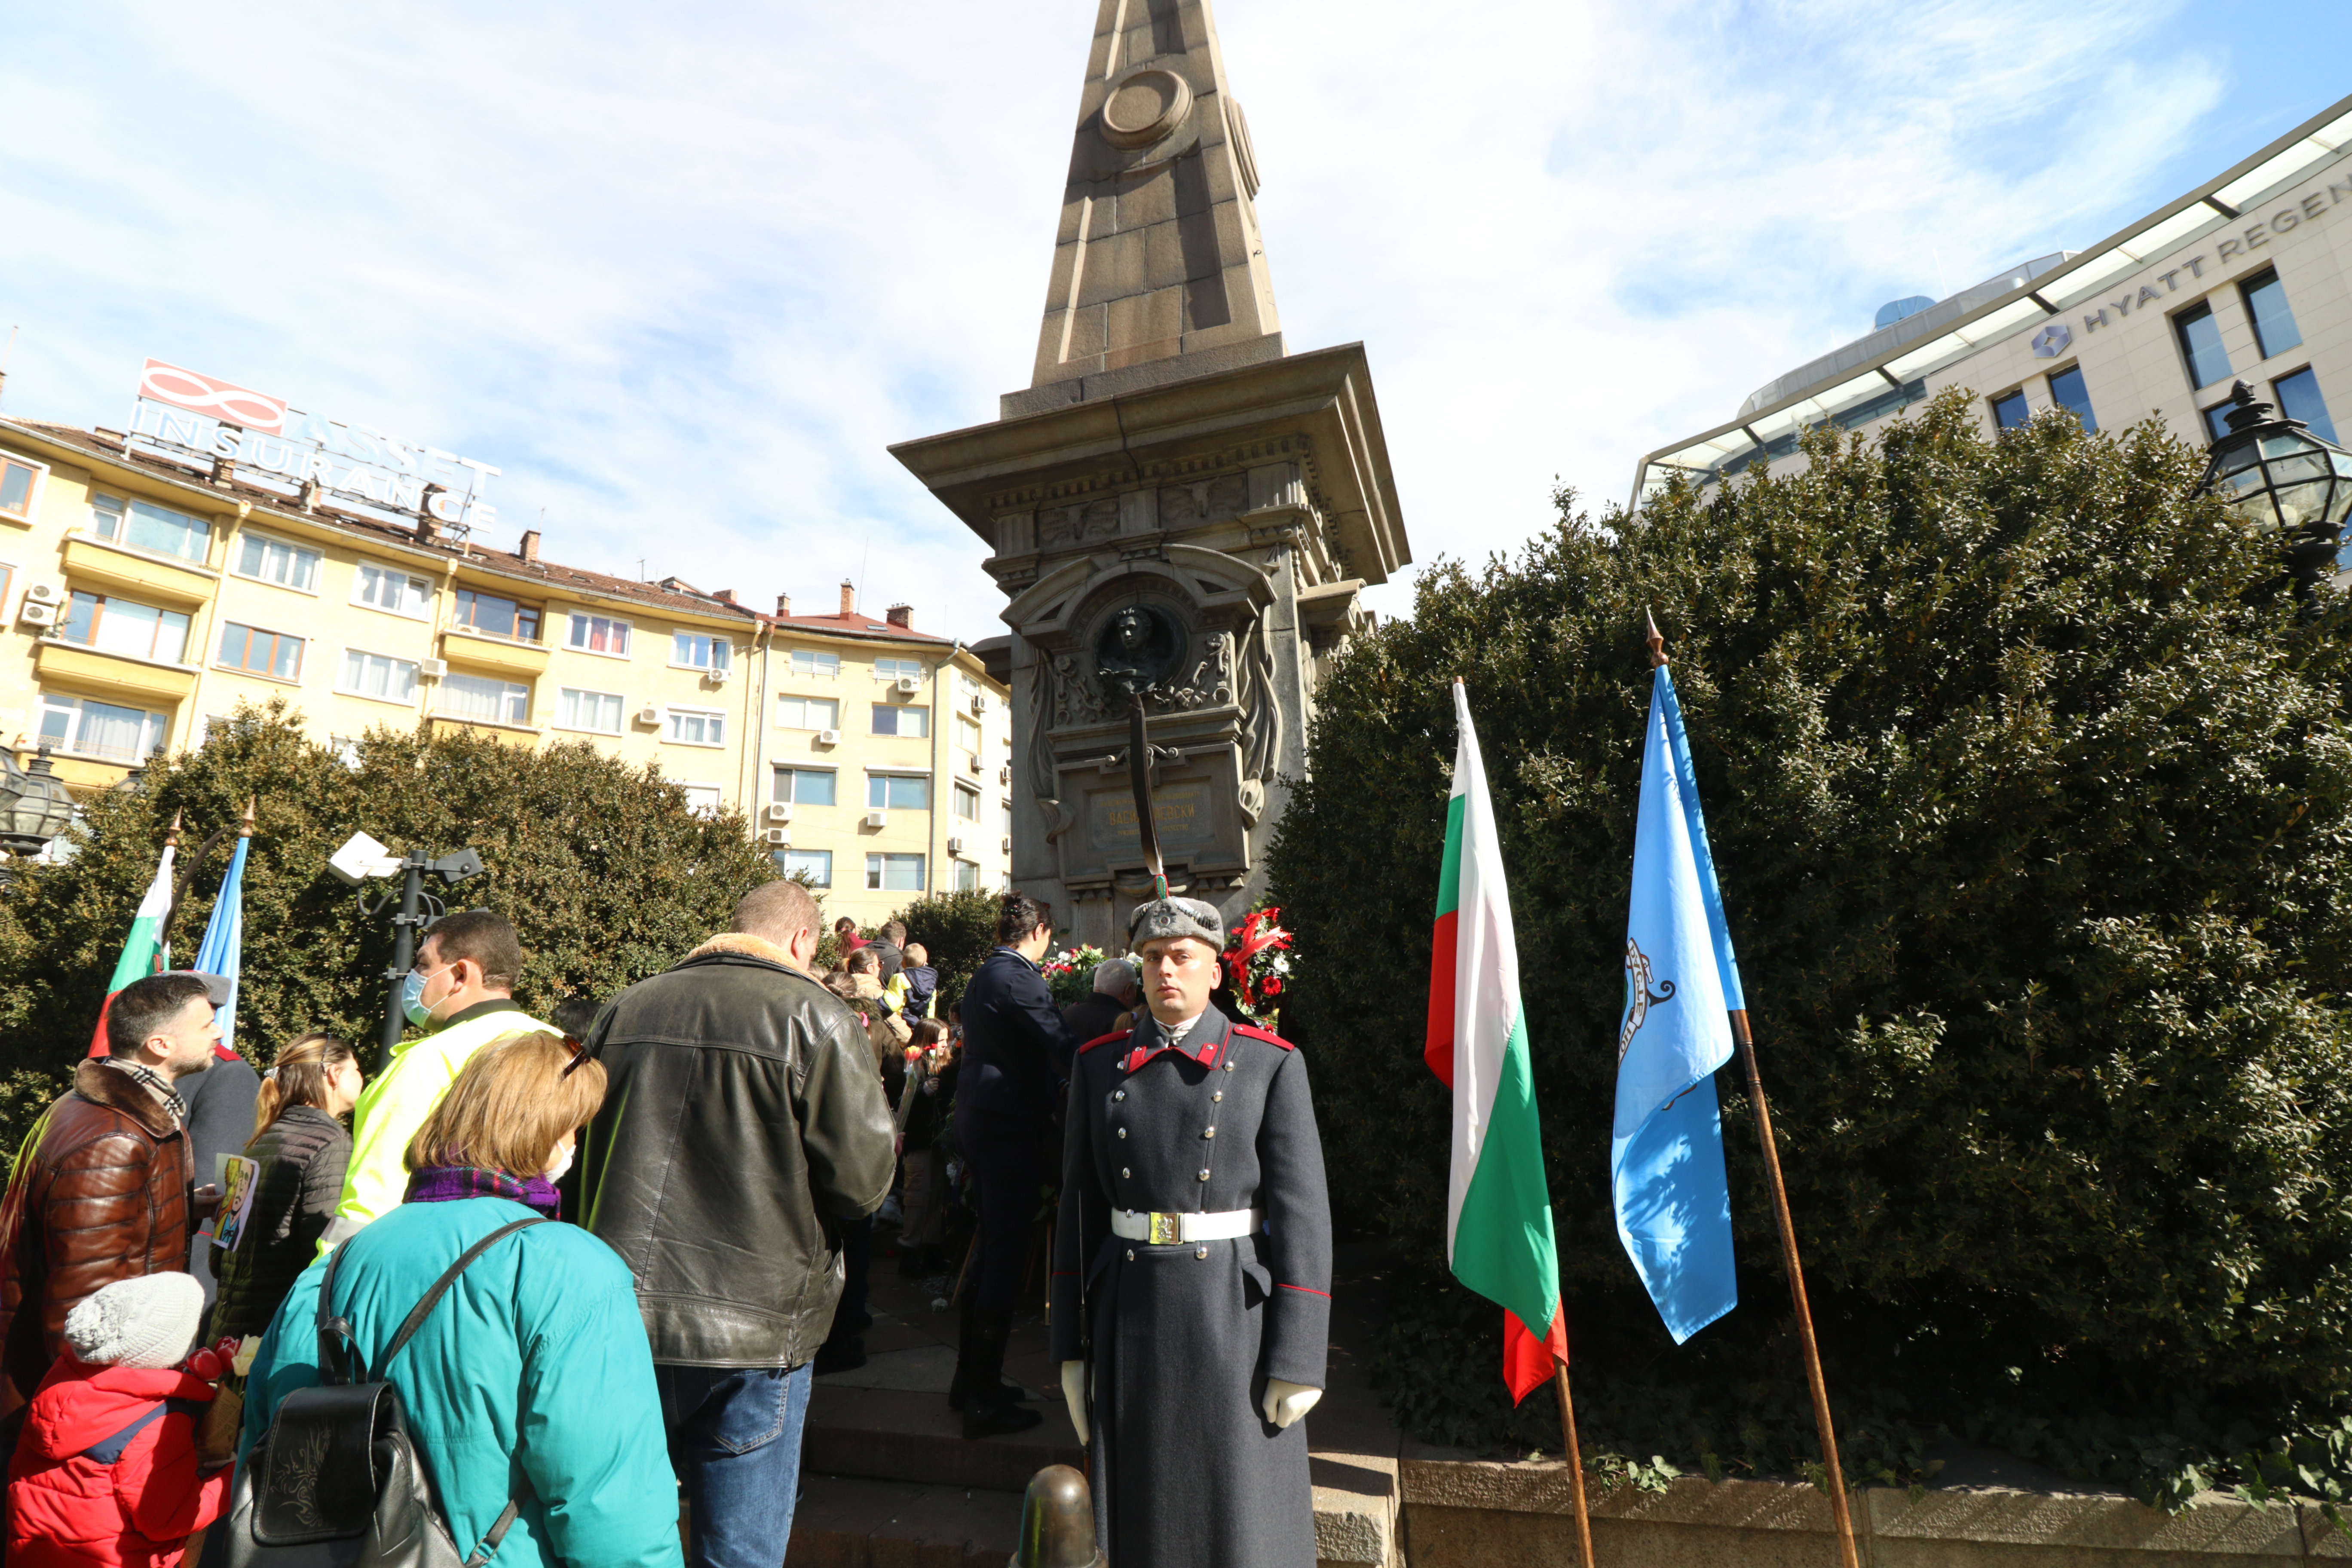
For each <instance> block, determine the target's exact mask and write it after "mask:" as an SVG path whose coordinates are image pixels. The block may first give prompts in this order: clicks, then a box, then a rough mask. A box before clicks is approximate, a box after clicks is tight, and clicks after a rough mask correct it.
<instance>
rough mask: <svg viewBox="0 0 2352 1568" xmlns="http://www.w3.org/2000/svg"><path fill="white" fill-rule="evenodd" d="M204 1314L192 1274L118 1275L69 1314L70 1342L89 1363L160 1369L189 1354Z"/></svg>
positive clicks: (202, 1299)
mask: <svg viewBox="0 0 2352 1568" xmlns="http://www.w3.org/2000/svg"><path fill="white" fill-rule="evenodd" d="M204 1315H205V1288H204V1287H203V1286H201V1285H199V1284H197V1283H196V1279H195V1276H194V1275H193V1274H178V1273H173V1274H148V1275H143V1276H142V1277H141V1278H139V1279H118V1280H116V1281H115V1282H114V1283H113V1284H111V1285H109V1286H108V1287H107V1288H106V1289H103V1290H100V1292H99V1293H98V1294H97V1295H95V1296H92V1297H89V1299H88V1300H84V1301H82V1302H81V1303H80V1304H79V1305H78V1306H76V1307H75V1308H74V1310H72V1311H70V1312H68V1313H67V1314H66V1345H67V1347H68V1349H70V1350H71V1351H72V1352H73V1353H74V1359H76V1360H77V1361H79V1362H80V1363H82V1364H83V1365H84V1366H136V1367H146V1368H149V1369H151V1370H155V1371H161V1370H162V1369H163V1368H164V1367H169V1366H177V1365H179V1364H180V1363H182V1362H184V1361H185V1360H187V1359H188V1351H189V1350H190V1348H191V1347H193V1346H194V1344H195V1342H196V1328H197V1325H198V1323H199V1322H200V1321H202V1319H203V1318H204Z"/></svg>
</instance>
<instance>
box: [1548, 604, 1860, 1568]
mask: <svg viewBox="0 0 2352 1568" xmlns="http://www.w3.org/2000/svg"><path fill="white" fill-rule="evenodd" d="M1643 619H1645V620H1648V621H1649V629H1650V635H1649V644H1650V668H1652V669H1656V668H1660V667H1662V666H1664V664H1665V663H1666V662H1667V660H1666V639H1665V638H1664V637H1660V636H1659V635H1658V623H1657V622H1656V621H1655V620H1654V619H1652V618H1651V617H1650V616H1648V614H1647V612H1644V613H1643ZM1730 1017H1731V1037H1732V1040H1733V1042H1734V1043H1736V1044H1737V1045H1738V1047H1739V1060H1740V1065H1741V1066H1743V1067H1745V1068H1747V1069H1748V1103H1749V1104H1751V1105H1753V1106H1754V1107H1755V1108H1756V1136H1757V1139H1758V1141H1759V1142H1761V1143H1762V1144H1763V1146H1764V1184H1765V1185H1766V1186H1767V1187H1769V1189H1770V1190H1771V1194H1772V1218H1773V1220H1774V1222H1775V1223H1776V1224H1777V1225H1778V1226H1780V1265H1781V1267H1782V1268H1785V1269H1787V1270H1788V1274H1789V1295H1790V1300H1793V1301H1794V1302H1795V1304H1796V1309H1797V1343H1798V1345H1799V1346H1800V1347H1801V1348H1802V1350H1803V1351H1804V1353H1805V1386H1806V1388H1807V1389H1808V1390H1810V1391H1811V1394H1812V1396H1813V1426H1814V1428H1815V1429H1816V1430H1817V1431H1818V1432H1819V1434H1820V1436H1821V1443H1822V1468H1823V1469H1824V1470H1825V1471H1827V1473H1828V1476H1829V1483H1830V1484H1829V1494H1830V1512H1831V1514H1832V1517H1834V1518H1835V1520H1836V1521H1837V1537H1838V1558H1839V1560H1840V1562H1842V1563H1843V1564H1844V1568H1862V1559H1861V1556H1860V1555H1859V1553H1857V1552H1855V1550H1854V1544H1853V1511H1852V1510H1850V1509H1849V1508H1848V1507H1847V1506H1846V1496H1845V1470H1844V1468H1843V1466H1841V1465H1840V1464H1839V1463H1838V1449H1837V1428H1836V1426H1834V1425H1833V1424H1832V1422H1831V1420H1830V1390H1829V1384H1827V1383H1826V1382H1824V1381H1823V1380H1822V1349H1821V1346H1820V1344H1819V1343H1818V1342H1815V1340H1814V1338H1813V1309H1812V1305H1811V1302H1809V1301H1807V1300H1806V1299H1805V1270H1804V1267H1803V1265H1802V1264H1801V1263H1800V1262H1799V1261H1798V1260H1797V1226H1796V1222H1795V1221H1794V1220H1793V1219H1791V1218H1790V1215H1789V1188H1788V1184H1786V1183H1785V1182H1783V1181H1782V1180H1781V1179H1780V1147H1779V1145H1778V1144H1776V1143H1775V1142H1773V1141H1772V1110H1771V1108H1770V1106H1769V1105H1768V1104H1766V1103H1765V1100H1764V1077H1763V1074H1761V1073H1759V1071H1758V1070H1757V1068H1756V1039H1755V1037H1754V1036H1753V1035H1751V1034H1749V1033H1748V1010H1747V1009H1746V1008H1745V1007H1739V1008H1734V1009H1733V1010H1732V1011H1731V1014H1730ZM1566 1395H1567V1388H1566V1384H1562V1385H1561V1396H1562V1398H1563V1399H1565V1398H1566ZM1563 1407H1564V1406H1563Z"/></svg>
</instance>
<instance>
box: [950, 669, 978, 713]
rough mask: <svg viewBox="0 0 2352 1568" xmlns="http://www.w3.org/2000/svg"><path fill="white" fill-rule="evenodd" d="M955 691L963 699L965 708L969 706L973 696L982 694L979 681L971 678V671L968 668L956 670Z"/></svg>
mask: <svg viewBox="0 0 2352 1568" xmlns="http://www.w3.org/2000/svg"><path fill="white" fill-rule="evenodd" d="M956 692H957V694H958V695H959V696H961V698H962V699H963V701H964V706H965V707H967V708H969V707H971V700H972V699H973V698H975V697H978V696H981V695H982V691H981V688H980V682H979V681H977V680H974V679H972V678H971V671H970V670H968V669H959V670H957V671H956Z"/></svg>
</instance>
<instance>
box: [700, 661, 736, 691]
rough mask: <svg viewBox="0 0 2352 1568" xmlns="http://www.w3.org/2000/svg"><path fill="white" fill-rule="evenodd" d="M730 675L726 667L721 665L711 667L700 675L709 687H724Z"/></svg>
mask: <svg viewBox="0 0 2352 1568" xmlns="http://www.w3.org/2000/svg"><path fill="white" fill-rule="evenodd" d="M730 673H731V671H730V670H729V668H728V667H727V666H725V665H723V664H716V665H713V666H711V667H710V668H709V669H706V670H704V671H703V672H702V675H703V679H706V680H708V681H709V682H710V684H711V685H713V686H724V685H726V684H727V677H728V676H729V675H730Z"/></svg>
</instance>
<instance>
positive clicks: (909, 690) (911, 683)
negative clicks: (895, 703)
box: [898, 675, 923, 697]
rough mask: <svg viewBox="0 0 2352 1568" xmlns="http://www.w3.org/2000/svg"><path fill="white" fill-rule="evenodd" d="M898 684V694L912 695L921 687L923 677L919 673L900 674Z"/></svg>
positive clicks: (902, 695)
mask: <svg viewBox="0 0 2352 1568" xmlns="http://www.w3.org/2000/svg"><path fill="white" fill-rule="evenodd" d="M922 689H923V678H922V677H921V676H919V675H902V676H900V677H899V678H898V695H899V696H901V697H912V696H915V695H916V694H917V693H919V692H920V691H921V690H922Z"/></svg>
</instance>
